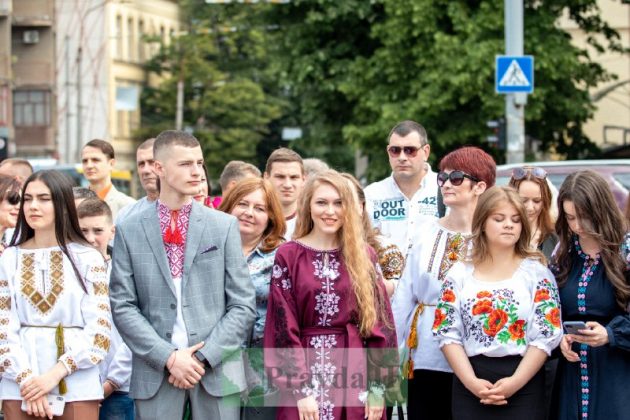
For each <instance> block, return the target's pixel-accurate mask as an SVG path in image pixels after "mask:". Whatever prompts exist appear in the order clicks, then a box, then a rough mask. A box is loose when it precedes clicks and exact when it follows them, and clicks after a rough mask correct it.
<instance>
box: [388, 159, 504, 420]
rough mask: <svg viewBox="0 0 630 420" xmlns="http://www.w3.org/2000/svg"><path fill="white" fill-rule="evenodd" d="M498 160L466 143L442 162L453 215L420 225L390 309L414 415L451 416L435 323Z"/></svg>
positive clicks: (441, 181) (448, 380)
mask: <svg viewBox="0 0 630 420" xmlns="http://www.w3.org/2000/svg"><path fill="white" fill-rule="evenodd" d="M495 175H496V164H495V163H494V160H493V159H492V157H491V156H490V155H488V154H487V153H486V152H484V151H483V150H481V149H479V148H477V147H462V148H459V149H457V150H455V151H453V152H451V153H449V154H448V155H446V156H445V157H444V158H443V159H442V161H441V162H440V172H439V174H438V185H439V187H440V191H441V192H442V197H443V199H444V204H445V205H447V206H448V207H449V213H448V214H447V215H446V216H445V217H442V218H441V219H440V220H435V219H430V220H429V221H427V222H426V223H424V224H422V225H420V226H418V227H417V231H416V232H414V234H415V235H416V236H417V240H414V241H413V242H414V247H413V248H412V249H411V251H410V252H409V254H408V258H409V261H408V263H407V267H406V269H405V272H404V275H403V277H402V279H401V281H400V286H399V288H398V291H397V292H396V294H395V295H394V300H393V302H392V311H393V313H394V320H395V321H396V332H397V334H398V342H399V346H400V347H402V348H404V349H405V350H406V352H409V354H408V355H407V356H406V358H405V359H406V360H405V364H404V367H403V371H404V372H403V374H404V375H405V377H407V378H409V386H408V395H409V396H408V398H407V413H408V415H409V418H411V419H436V418H439V419H443V420H448V419H450V418H451V412H450V407H451V392H450V388H451V385H452V383H453V374H452V370H451V367H450V366H449V365H448V362H447V361H446V359H445V358H444V355H443V354H442V352H441V351H440V348H439V346H438V342H437V340H436V339H435V338H434V337H433V334H432V332H431V327H432V326H433V317H434V314H435V305H437V300H438V297H439V294H440V288H441V286H442V282H443V281H444V278H445V276H446V274H447V273H448V270H449V269H450V268H451V267H452V266H453V264H455V263H456V262H457V261H459V260H462V259H464V258H465V257H466V256H467V254H468V253H469V251H470V241H469V238H470V233H471V231H472V218H473V213H474V211H475V207H476V206H477V200H478V199H479V196H480V195H481V194H482V193H483V192H484V191H485V190H486V188H490V187H492V186H493V185H494V181H495Z"/></svg>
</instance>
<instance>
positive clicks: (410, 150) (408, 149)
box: [387, 146, 420, 157]
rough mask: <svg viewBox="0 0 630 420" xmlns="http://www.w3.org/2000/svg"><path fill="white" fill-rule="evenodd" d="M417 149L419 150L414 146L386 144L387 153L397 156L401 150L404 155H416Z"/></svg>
mask: <svg viewBox="0 0 630 420" xmlns="http://www.w3.org/2000/svg"><path fill="white" fill-rule="evenodd" d="M418 150H420V148H419V147H416V146H404V147H400V146H387V153H389V155H390V156H391V157H398V156H400V153H401V152H404V153H405V155H406V156H409V157H416V155H417V154H418Z"/></svg>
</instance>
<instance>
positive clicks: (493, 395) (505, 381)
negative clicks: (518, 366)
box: [481, 376, 523, 405]
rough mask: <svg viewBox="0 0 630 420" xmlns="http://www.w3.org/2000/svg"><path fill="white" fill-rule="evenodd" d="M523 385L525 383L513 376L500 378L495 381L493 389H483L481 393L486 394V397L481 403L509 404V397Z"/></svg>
mask: <svg viewBox="0 0 630 420" xmlns="http://www.w3.org/2000/svg"><path fill="white" fill-rule="evenodd" d="M522 387H523V385H522V384H520V383H519V382H518V381H517V380H516V378H514V377H512V376H508V377H507V378H502V379H499V380H498V381H496V382H495V384H494V386H493V387H492V389H489V390H485V391H481V394H482V395H484V399H482V400H481V403H482V404H493V405H505V404H507V399H508V398H510V397H511V396H512V395H514V394H515V393H516V391H518V390H519V389H521V388H522Z"/></svg>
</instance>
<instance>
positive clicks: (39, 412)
mask: <svg viewBox="0 0 630 420" xmlns="http://www.w3.org/2000/svg"><path fill="white" fill-rule="evenodd" d="M29 382H30V381H29ZM26 413H27V414H28V415H29V416H35V417H48V418H49V419H52V418H53V414H52V409H51V408H50V406H49V405H48V398H47V395H44V396H43V397H39V398H37V399H35V400H33V401H26Z"/></svg>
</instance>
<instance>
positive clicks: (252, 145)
mask: <svg viewBox="0 0 630 420" xmlns="http://www.w3.org/2000/svg"><path fill="white" fill-rule="evenodd" d="M180 4H181V6H182V12H183V15H184V19H185V21H186V25H185V26H184V29H185V30H184V31H183V32H182V33H180V34H175V36H174V37H173V39H172V40H171V42H170V43H168V44H162V45H160V49H159V52H158V53H157V54H156V55H155V56H154V57H153V58H152V59H151V60H150V61H149V62H148V64H147V69H148V70H149V77H150V78H159V80H160V82H159V83H158V84H157V87H154V88H152V87H147V88H145V89H144V91H143V94H142V98H141V101H142V124H143V129H142V130H140V132H139V133H138V137H141V138H146V137H148V136H151V135H155V134H157V133H159V132H160V131H161V130H163V129H172V128H173V127H174V123H175V112H176V98H177V84H178V81H179V80H180V79H181V80H183V81H184V86H185V90H184V98H185V101H184V126H185V127H192V128H193V130H194V134H195V136H196V137H197V138H198V139H199V140H200V142H201V143H202V147H203V149H204V154H205V158H206V164H207V166H208V170H209V172H210V176H211V177H212V178H217V177H218V175H219V174H220V173H221V171H222V169H223V166H224V165H225V163H227V162H228V161H230V160H233V159H240V160H246V161H250V162H256V163H259V164H260V162H258V161H257V147H258V145H259V143H260V142H261V141H262V140H263V139H265V138H266V137H269V136H270V135H271V131H270V126H272V124H273V122H274V121H275V120H277V119H278V118H280V117H281V116H282V115H283V112H282V110H283V109H284V108H286V106H287V104H286V102H284V101H283V100H281V99H279V97H278V96H277V95H276V94H275V92H274V91H273V90H272V89H275V86H276V85H275V84H272V83H271V80H272V77H271V76H270V74H269V70H268V67H269V66H268V63H267V60H268V59H267V56H266V47H265V45H266V40H265V38H266V33H267V31H266V30H265V28H264V26H260V25H255V24H252V23H251V22H250V21H249V20H248V15H249V13H248V11H247V10H245V9H244V8H242V7H241V8H234V7H213V6H209V5H207V4H205V2H203V1H199V0H185V1H181V2H180ZM149 41H151V40H149Z"/></svg>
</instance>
